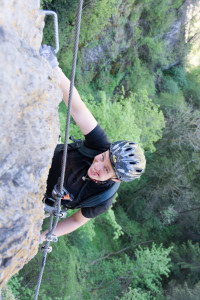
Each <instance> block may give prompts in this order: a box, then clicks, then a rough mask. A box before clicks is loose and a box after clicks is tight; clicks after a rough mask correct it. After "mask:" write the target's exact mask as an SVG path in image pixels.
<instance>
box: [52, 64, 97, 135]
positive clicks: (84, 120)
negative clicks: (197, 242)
mask: <svg viewBox="0 0 200 300" xmlns="http://www.w3.org/2000/svg"><path fill="white" fill-rule="evenodd" d="M57 71H58V73H59V76H60V87H61V89H62V91H63V100H64V102H65V104H66V105H67V106H68V100H69V90H70V80H69V79H68V78H67V77H66V76H65V74H64V73H63V72H62V70H61V69H60V68H59V67H57ZM71 104H72V105H71V115H72V117H73V119H74V121H75V122H76V123H77V125H78V126H79V128H80V129H81V131H82V132H83V134H88V133H89V132H90V131H91V130H93V129H94V128H95V127H96V125H97V121H96V119H95V118H94V116H93V115H92V113H91V112H90V111H89V109H88V108H87V107H86V105H85V104H84V102H83V101H82V99H81V97H80V95H79V93H78V91H77V89H76V88H75V87H74V88H73V96H72V103H71Z"/></svg>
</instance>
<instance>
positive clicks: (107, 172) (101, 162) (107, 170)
mask: <svg viewBox="0 0 200 300" xmlns="http://www.w3.org/2000/svg"><path fill="white" fill-rule="evenodd" d="M87 174H88V176H89V177H90V178H92V179H95V180H98V181H106V180H108V179H114V178H117V176H116V174H115V172H114V169H113V167H112V165H111V162H110V158H109V150H107V151H106V152H103V153H101V154H99V155H97V156H95V158H94V160H93V163H92V165H91V166H90V168H89V169H88V172H87Z"/></svg>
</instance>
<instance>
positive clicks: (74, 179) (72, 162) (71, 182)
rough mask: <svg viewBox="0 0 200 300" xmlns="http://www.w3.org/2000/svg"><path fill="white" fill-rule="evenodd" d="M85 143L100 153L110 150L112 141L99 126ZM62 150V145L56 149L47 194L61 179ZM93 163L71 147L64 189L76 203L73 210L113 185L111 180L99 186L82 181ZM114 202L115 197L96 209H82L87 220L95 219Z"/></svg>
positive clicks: (72, 204)
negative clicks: (82, 190)
mask: <svg viewBox="0 0 200 300" xmlns="http://www.w3.org/2000/svg"><path fill="white" fill-rule="evenodd" d="M84 143H85V146H86V147H87V148H91V149H95V150H98V152H99V153H102V152H104V151H106V150H108V149H109V146H110V141H109V139H108V137H107V135H106V133H105V131H104V130H103V129H102V128H101V127H100V126H99V125H97V126H96V127H95V128H94V129H93V130H92V131H91V132H90V133H88V134H87V135H85V141H84ZM62 149H63V146H62V145H58V146H57V147H56V150H55V153H54V157H53V161H52V166H51V169H50V171H49V177H48V181H47V194H50V193H51V191H52V189H53V187H54V185H55V184H56V183H57V180H58V178H59V177H60V174H61V160H62ZM92 162H93V159H91V158H88V157H85V156H84V155H83V154H81V153H80V152H79V151H78V150H77V149H70V146H69V149H68V153H67V164H66V171H65V182H64V187H65V188H66V189H67V191H68V192H69V193H70V195H71V196H72V198H74V201H72V202H70V206H71V208H72V209H75V208H78V207H81V201H84V199H86V198H87V197H90V196H93V195H96V194H99V193H101V192H103V191H105V190H106V189H107V188H108V187H110V186H112V185H113V181H111V180H108V181H107V182H105V183H103V184H98V183H95V182H94V181H92V180H89V181H84V180H83V179H82V177H83V176H86V174H87V171H88V169H89V167H90V166H91V164H92ZM83 186H84V192H83V193H81V199H79V201H78V202H77V201H76V200H77V199H76V198H77V196H78V194H79V191H80V190H81V189H82V187H83ZM112 200H113V197H111V198H110V199H108V200H107V201H105V202H103V203H101V204H100V205H97V206H95V207H82V208H81V212H82V214H83V216H84V217H86V218H94V217H96V216H98V215H100V214H102V213H104V212H105V211H107V210H108V209H109V207H110V205H111V204H112Z"/></svg>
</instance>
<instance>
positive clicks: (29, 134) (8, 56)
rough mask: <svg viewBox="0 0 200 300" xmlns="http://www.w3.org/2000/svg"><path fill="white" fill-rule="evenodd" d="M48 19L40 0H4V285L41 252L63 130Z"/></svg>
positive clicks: (0, 262) (0, 151)
mask: <svg viewBox="0 0 200 300" xmlns="http://www.w3.org/2000/svg"><path fill="white" fill-rule="evenodd" d="M43 19H44V17H43V14H42V12H41V11H40V10H39V1H34V0H27V1H25V2H24V1H22V0H18V1H14V0H13V1H11V0H9V1H8V0H2V1H1V10H0V49H1V50H0V69H1V77H0V99H1V101H0V111H1V116H0V140H1V148H0V288H1V287H2V286H3V285H4V284H5V283H6V281H7V280H8V279H9V278H10V277H11V276H12V275H13V274H14V273H16V272H18V271H19V269H20V268H22V267H23V265H24V264H25V263H27V262H28V261H29V260H30V259H31V258H32V257H33V256H34V255H35V254H36V253H37V251H38V238H39V234H40V230H41V225H42V222H43V215H44V209H43V204H42V201H41V200H42V196H43V193H44V192H45V188H46V179H47V176H48V170H49V167H50V164H51V159H52V156H53V151H54V148H55V146H56V143H57V138H58V135H59V121H58V109H57V108H58V103H59V101H60V100H61V98H62V95H61V91H60V89H59V86H58V78H57V75H56V73H55V71H53V70H52V69H51V67H50V65H49V64H48V62H47V61H45V59H44V58H41V57H40V56H39V47H40V45H41V41H42V30H43V25H44V22H43ZM52 30H53V29H52Z"/></svg>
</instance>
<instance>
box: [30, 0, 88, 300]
mask: <svg viewBox="0 0 200 300" xmlns="http://www.w3.org/2000/svg"><path fill="white" fill-rule="evenodd" d="M82 7H83V0H79V3H78V12H77V22H76V33H75V40H74V52H73V63H72V72H71V83H70V90H69V101H68V111H67V121H66V130H65V143H64V152H63V160H62V171H61V178H60V182H58V184H57V185H56V186H55V187H54V190H53V194H54V195H53V197H54V199H55V200H56V202H55V204H54V207H52V209H51V210H49V213H50V221H49V231H48V234H47V235H46V244H45V246H44V247H42V251H43V252H44V255H43V259H42V265H41V271H40V274H39V277H38V283H37V289H36V292H35V297H34V300H37V298H38V294H39V289H40V284H41V281H42V275H43V272H44V267H45V262H46V257H47V253H49V252H51V247H50V246H49V245H50V242H57V237H56V236H55V235H54V234H53V232H54V230H55V228H56V226H57V224H58V219H59V217H63V214H64V213H63V212H62V211H61V209H60V206H61V199H62V197H63V195H64V193H65V192H64V188H63V184H64V177H65V166H66V158H67V141H68V137H69V125H70V115H71V102H72V95H73V86H74V79H75V71H76V61H77V52H78V42H79V34H80V24H81V14H82ZM44 13H45V14H46V15H48V14H49V15H54V28H55V43H56V50H55V52H56V53H57V52H58V50H59V45H58V43H59V42H58V26H57V24H58V23H57V15H56V13H55V12H52V11H44ZM54 216H55V217H56V219H55V222H54V224H53V217H54Z"/></svg>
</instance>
